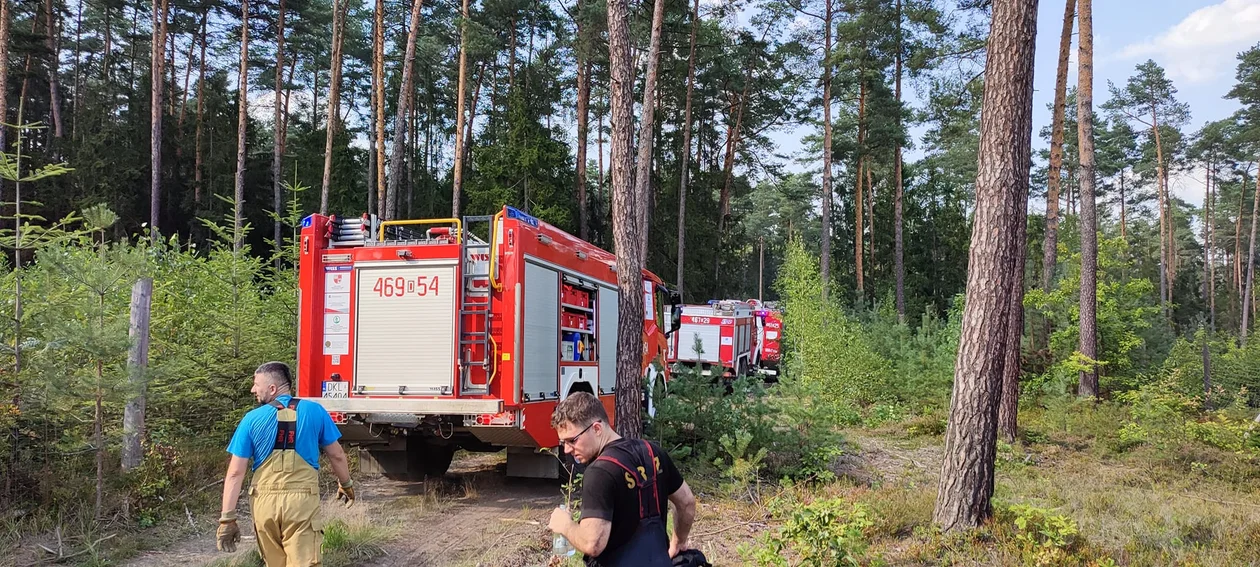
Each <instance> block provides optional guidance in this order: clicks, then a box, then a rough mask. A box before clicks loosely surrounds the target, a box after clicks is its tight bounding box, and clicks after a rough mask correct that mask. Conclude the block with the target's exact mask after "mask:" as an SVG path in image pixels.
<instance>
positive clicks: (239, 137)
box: [232, 0, 249, 253]
mask: <svg viewBox="0 0 1260 567" xmlns="http://www.w3.org/2000/svg"><path fill="white" fill-rule="evenodd" d="M240 56H241V63H240V69H239V71H238V73H237V76H236V81H237V82H236V85H237V91H238V92H237V94H238V95H239V97H240V98H239V100H238V101H237V103H236V104H237V111H236V180H235V183H236V185H235V200H234V203H233V205H234V206H233V213H232V215H233V219H234V222H233V225H232V229H233V233H232V235H233V236H232V238H233V239H234V242H233V248H232V250H233V251H234V252H236V253H240V252H241V249H242V248H243V247H244V245H245V238H244V237H245V235H244V234H242V232H241V229H242V228H243V227H244V225H245V223H244V221H245V218H244V215H245V142H246V141H247V140H246V139H245V135H246V131H245V127H246V125H247V124H249V0H241V52H240Z"/></svg>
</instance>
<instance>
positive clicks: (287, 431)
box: [271, 398, 299, 451]
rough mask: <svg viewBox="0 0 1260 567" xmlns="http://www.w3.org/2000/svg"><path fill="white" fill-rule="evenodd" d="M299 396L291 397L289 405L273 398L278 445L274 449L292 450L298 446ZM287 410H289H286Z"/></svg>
mask: <svg viewBox="0 0 1260 567" xmlns="http://www.w3.org/2000/svg"><path fill="white" fill-rule="evenodd" d="M298 401H299V400H298V399H297V398H289V405H288V407H286V406H285V405H284V404H282V403H280V402H278V401H276V400H271V407H274V408H276V445H275V447H274V448H272V450H273V451H292V450H294V448H296V447H297V405H298ZM286 410H287V411H286Z"/></svg>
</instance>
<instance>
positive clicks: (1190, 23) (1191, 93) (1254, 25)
mask: <svg viewBox="0 0 1260 567" xmlns="http://www.w3.org/2000/svg"><path fill="white" fill-rule="evenodd" d="M1063 6H1064V5H1063V0H1041V2H1040V4H1039V10H1040V11H1039V13H1038V16H1037V63H1036V65H1037V67H1036V75H1035V79H1034V81H1035V89H1036V91H1035V93H1034V101H1033V104H1034V108H1033V111H1034V114H1033V121H1034V123H1033V134H1034V144H1036V145H1038V146H1044V142H1042V141H1041V140H1040V139H1037V138H1036V134H1037V132H1039V131H1040V130H1041V128H1042V127H1043V126H1045V125H1046V124H1049V122H1050V111H1049V110H1048V109H1047V106H1048V105H1049V104H1050V102H1052V100H1053V99H1054V79H1055V77H1054V73H1055V66H1056V59H1057V58H1058V50H1059V32H1060V30H1061V26H1062V21H1063ZM1094 37H1095V39H1094V84H1095V94H1094V104H1095V108H1097V107H1099V106H1101V105H1102V103H1103V102H1105V101H1106V100H1107V98H1108V94H1107V88H1106V85H1107V81H1111V82H1113V83H1115V84H1117V85H1122V84H1124V82H1125V81H1126V80H1127V79H1128V77H1129V76H1130V75H1131V74H1132V73H1133V69H1134V67H1135V66H1136V65H1137V64H1139V63H1141V62H1143V61H1146V60H1147V59H1153V60H1155V61H1156V62H1157V63H1159V64H1160V65H1162V66H1163V67H1164V68H1165V69H1166V70H1167V72H1168V76H1169V77H1170V78H1171V79H1172V80H1173V83H1174V84H1175V85H1176V87H1177V90H1178V93H1177V96H1178V98H1179V99H1180V100H1181V101H1183V102H1186V103H1188V104H1189V105H1190V111H1191V120H1190V123H1189V124H1188V125H1187V126H1186V130H1187V131H1188V132H1191V133H1192V132H1194V131H1195V130H1198V129H1199V127H1201V126H1202V125H1203V124H1204V123H1205V122H1208V121H1211V120H1219V119H1221V118H1225V117H1227V116H1229V115H1230V114H1232V113H1233V112H1234V110H1236V109H1237V108H1238V105H1237V103H1235V102H1234V101H1232V100H1227V99H1225V98H1223V97H1224V95H1225V93H1226V92H1228V91H1229V89H1230V88H1231V87H1232V86H1233V84H1234V69H1235V66H1236V62H1237V59H1236V55H1237V53H1238V52H1240V51H1242V50H1245V49H1247V48H1249V47H1251V46H1252V45H1255V44H1256V43H1260V0H1096V1H1095V2H1094ZM1076 48H1077V45H1076V38H1075V32H1074V36H1073V45H1072V59H1071V64H1070V65H1069V69H1070V71H1069V75H1068V84H1069V85H1075V84H1076ZM909 96H910V97H915V95H914V93H909ZM913 103H914V102H913V101H912V104H913ZM806 131H807V130H806V129H800V130H795V131H792V132H782V133H780V135H779V136H776V138H777V139H779V140H781V141H782V145H781V149H780V150H781V151H783V152H793V151H796V150H797V149H799V147H800V146H799V143H798V140H799V138H800V136H801V135H803V134H805V133H806ZM919 133H921V131H920V132H919ZM815 167H817V166H816V165H815ZM790 169H792V170H794V171H800V170H802V169H803V168H801V167H799V166H793V167H790ZM1172 189H1173V191H1174V192H1176V194H1177V195H1179V196H1180V197H1182V198H1183V199H1185V200H1187V201H1189V202H1192V203H1200V202H1201V201H1202V195H1201V194H1200V193H1201V192H1202V190H1203V186H1202V183H1201V182H1197V183H1196V180H1195V179H1194V177H1193V176H1183V177H1182V178H1179V179H1175V180H1173V182H1172ZM1034 206H1035V207H1036V208H1040V207H1037V206H1036V205H1034Z"/></svg>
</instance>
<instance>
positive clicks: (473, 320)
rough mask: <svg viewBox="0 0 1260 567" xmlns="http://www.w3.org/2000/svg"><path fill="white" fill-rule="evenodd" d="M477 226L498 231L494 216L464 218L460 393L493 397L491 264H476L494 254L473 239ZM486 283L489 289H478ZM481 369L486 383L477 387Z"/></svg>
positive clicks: (460, 301)
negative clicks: (474, 375)
mask: <svg viewBox="0 0 1260 567" xmlns="http://www.w3.org/2000/svg"><path fill="white" fill-rule="evenodd" d="M473 223H488V224H489V225H490V230H491V231H493V230H495V226H494V217H493V216H490V215H481V216H466V217H464V226H463V230H464V234H463V238H461V239H460V252H459V254H460V273H461V274H462V277H461V280H462V281H461V282H460V283H461V284H462V285H461V289H462V292H461V294H460V298H459V331H458V333H459V375H460V392H462V393H464V394H488V393H490V380H491V375H492V373H493V367H492V366H491V365H493V364H494V360H493V359H492V356H493V353H492V350H493V349H492V348H491V345H492V343H493V341H494V340H493V339H492V338H491V337H490V322H491V320H492V319H493V318H494V314H493V312H492V311H491V308H490V292H491V285H490V262H489V261H485V262H476V261H473V260H472V259H473V258H476V257H477V255H481V254H484V255H485V256H483V257H487V258H488V257H489V255H490V254H493V253H494V251H493V250H491V248H490V243H489V240H491V239H486V240H482V239H480V238H477V237H476V236H473V235H472V230H471V229H470V226H471V225H472V224H473ZM479 280H484V282H485V285H484V286H482V285H478V284H479V283H480V282H479ZM474 367H477V368H481V369H482V371H483V372H484V376H485V379H484V381H483V382H480V383H477V382H473V380H472V369H473V368H474Z"/></svg>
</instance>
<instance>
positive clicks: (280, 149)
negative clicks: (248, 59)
mask: <svg viewBox="0 0 1260 567" xmlns="http://www.w3.org/2000/svg"><path fill="white" fill-rule="evenodd" d="M284 8H285V6H284V0H279V1H278V5H277V10H276V69H275V74H276V76H275V85H274V87H275V89H274V90H273V91H272V93H273V95H274V100H273V101H272V102H273V106H274V114H273V116H274V122H273V125H272V128H273V129H274V135H273V136H272V144H271V193H272V205H273V206H274V207H275V208H274V209H272V210H274V211H275V212H276V216H275V218H274V220H273V221H272V238H274V240H272V243H273V245H274V246H275V247H276V248H275V249H276V251H277V252H279V251H280V250H281V249H282V248H281V245H280V239H281V237H282V235H281V234H280V229H281V225H280V216H281V214H282V213H283V212H284V211H283V207H284V190H283V188H282V187H281V184H282V183H283V182H284V155H283V154H284V107H283V106H282V105H281V104H280V97H281V93H282V91H283V89H284V87H283V85H284ZM279 266H280V255H279V254H277V255H276V267H279Z"/></svg>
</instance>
